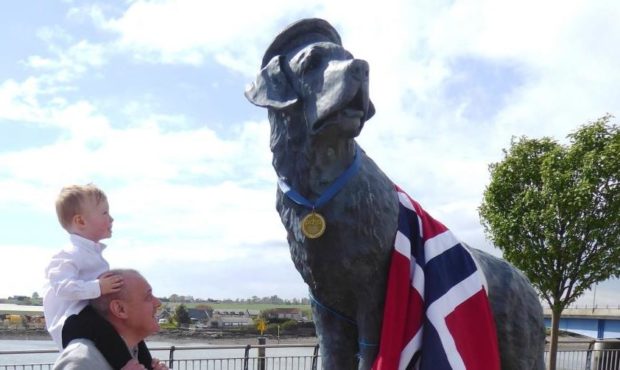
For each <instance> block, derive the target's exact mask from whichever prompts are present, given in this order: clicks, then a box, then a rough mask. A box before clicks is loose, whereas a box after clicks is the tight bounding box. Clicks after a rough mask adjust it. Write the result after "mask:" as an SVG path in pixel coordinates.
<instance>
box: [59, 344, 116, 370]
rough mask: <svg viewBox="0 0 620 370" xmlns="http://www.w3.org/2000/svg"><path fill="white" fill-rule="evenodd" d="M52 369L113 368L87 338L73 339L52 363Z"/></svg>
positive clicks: (89, 369)
mask: <svg viewBox="0 0 620 370" xmlns="http://www.w3.org/2000/svg"><path fill="white" fill-rule="evenodd" d="M53 370H114V369H112V367H111V366H110V364H108V362H107V361H106V359H105V358H104V357H103V355H102V354H101V352H99V350H98V349H97V347H95V344H94V343H93V342H91V341H90V340H88V339H74V340H72V341H71V343H69V345H68V346H67V348H65V349H64V350H63V351H62V353H61V354H60V357H58V359H57V360H56V362H55V363H54V368H53Z"/></svg>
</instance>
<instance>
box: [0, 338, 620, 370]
mask: <svg viewBox="0 0 620 370" xmlns="http://www.w3.org/2000/svg"><path fill="white" fill-rule="evenodd" d="M563 344H565V345H566V343H563ZM584 344H585V346H584ZM588 344H589V343H588V342H585V343H584V342H574V346H577V347H582V348H560V349H559V350H558V354H557V360H556V364H557V370H620V350H618V349H613V350H609V349H604V350H601V349H593V348H592V346H591V345H588ZM569 346H570V343H569ZM150 349H151V352H152V354H153V356H154V357H158V358H160V359H161V360H165V361H166V363H167V364H168V366H169V367H170V369H173V370H320V369H321V364H320V356H319V354H318V349H319V347H318V345H312V344H272V345H245V346H244V345H231V346H222V345H206V346H163V347H161V346H160V347H152V348H150ZM303 352H305V353H303ZM57 353H58V351H57V350H55V349H49V350H47V349H45V350H21V351H4V350H0V370H52V368H53V360H51V361H49V360H48V361H45V360H44V361H40V362H36V361H31V362H29V363H19V362H20V361H12V363H11V364H7V359H8V361H10V356H13V355H18V356H19V355H28V356H34V355H45V354H47V355H48V356H50V354H53V355H54V357H55V356H57ZM547 357H548V352H547V351H545V361H547Z"/></svg>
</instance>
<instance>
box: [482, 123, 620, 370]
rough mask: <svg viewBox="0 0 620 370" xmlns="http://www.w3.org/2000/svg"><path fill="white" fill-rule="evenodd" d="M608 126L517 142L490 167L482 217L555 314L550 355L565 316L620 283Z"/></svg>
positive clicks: (619, 154) (616, 179) (618, 180)
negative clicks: (596, 287)
mask: <svg viewBox="0 0 620 370" xmlns="http://www.w3.org/2000/svg"><path fill="white" fill-rule="evenodd" d="M610 119H611V116H609V115H606V116H604V117H602V118H600V119H598V120H597V121H595V122H591V123H589V124H587V125H584V126H582V127H581V128H579V129H578V130H577V131H575V132H574V133H572V134H571V135H569V136H568V139H569V142H570V143H569V144H568V145H562V144H560V143H558V142H557V141H555V140H553V139H551V138H542V139H529V138H526V137H521V138H520V139H518V140H515V139H513V140H512V142H511V145H510V148H509V149H508V150H507V151H506V150H505V151H504V159H503V160H502V161H501V162H498V163H494V164H491V165H490V172H491V182H490V184H489V186H488V187H487V189H486V190H485V192H484V198H483V202H482V205H481V206H480V209H479V211H480V217H481V220H482V223H483V225H484V227H485V230H486V232H487V235H488V236H489V237H490V239H491V240H492V241H493V243H494V244H495V245H496V246H497V247H498V248H500V249H501V250H502V252H503V254H504V257H505V258H506V259H507V260H508V261H510V262H512V263H513V264H514V265H515V266H517V267H518V268H519V269H521V270H522V271H523V272H524V273H525V274H526V275H527V276H528V278H529V279H530V281H531V282H532V284H533V285H534V287H535V288H536V289H537V290H538V292H539V293H540V295H541V296H542V297H543V299H544V300H546V301H547V303H548V304H549V306H550V307H551V310H552V321H553V322H554V325H553V326H554V328H552V351H553V347H554V346H553V343H554V339H555V343H556V344H557V330H554V329H557V324H558V322H559V321H558V320H559V315H560V314H561V312H562V310H563V309H564V308H565V307H566V306H568V305H569V304H571V303H572V302H574V301H575V300H576V299H577V298H578V297H579V296H581V295H582V294H583V293H584V291H586V290H587V289H589V288H590V287H591V286H592V285H593V284H595V283H597V282H600V281H603V280H606V279H608V278H610V277H617V276H620V222H618V221H619V220H620V131H619V129H618V127H617V126H615V125H612V124H610V123H609V121H610ZM554 362H555V361H554ZM552 368H553V367H552Z"/></svg>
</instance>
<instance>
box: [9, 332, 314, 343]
mask: <svg viewBox="0 0 620 370" xmlns="http://www.w3.org/2000/svg"><path fill="white" fill-rule="evenodd" d="M259 336H260V335H259V334H255V335H223V336H213V333H209V332H202V331H176V330H175V331H166V330H164V331H161V332H159V333H156V334H153V335H151V336H149V337H148V338H146V341H147V342H149V341H156V342H174V343H180V344H183V343H196V342H200V343H204V344H213V345H248V344H251V345H254V344H258V337H259ZM264 337H266V338H267V344H274V343H280V344H310V345H313V344H316V343H318V338H317V337H315V336H298V335H282V336H280V338H279V341H278V338H277V337H276V336H273V335H270V334H266V335H264ZM0 340H49V341H51V340H52V338H51V337H50V335H49V334H48V332H47V331H46V330H43V329H21V330H16V329H13V330H7V329H4V330H1V329H0Z"/></svg>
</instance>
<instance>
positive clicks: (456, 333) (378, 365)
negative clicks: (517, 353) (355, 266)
mask: <svg viewBox="0 0 620 370" xmlns="http://www.w3.org/2000/svg"><path fill="white" fill-rule="evenodd" d="M396 191H397V193H398V198H399V201H400V211H399V220H398V231H397V233H396V237H395V241H394V250H393V252H392V253H393V254H392V260H391V262H390V271H389V275H388V288H387V292H386V297H385V308H384V313H383V326H382V328H381V340H380V344H379V354H378V356H377V359H376V360H375V363H374V365H373V370H396V369H398V370H404V369H420V370H437V369H439V370H450V369H452V370H499V369H500V360H499V351H498V345H497V335H496V331H495V321H494V319H493V314H492V312H491V308H490V305H489V301H488V298H487V291H486V288H485V285H486V281H485V279H484V275H483V274H482V271H480V270H479V268H478V267H477V265H476V262H475V260H474V259H473V257H472V255H471V254H470V253H469V251H468V250H467V249H466V248H465V247H464V246H463V245H462V244H461V243H460V242H459V241H458V240H457V239H456V238H455V236H454V235H453V234H452V232H450V230H448V229H447V228H446V227H445V226H444V225H443V224H441V223H440V222H438V221H436V220H435V219H433V218H432V217H431V216H430V215H429V214H428V213H426V212H425V211H424V210H423V209H422V207H420V205H419V204H418V203H417V202H416V201H414V200H413V199H411V198H410V197H409V196H408V195H407V194H406V193H405V192H403V191H402V190H401V189H400V188H398V187H396Z"/></svg>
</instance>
